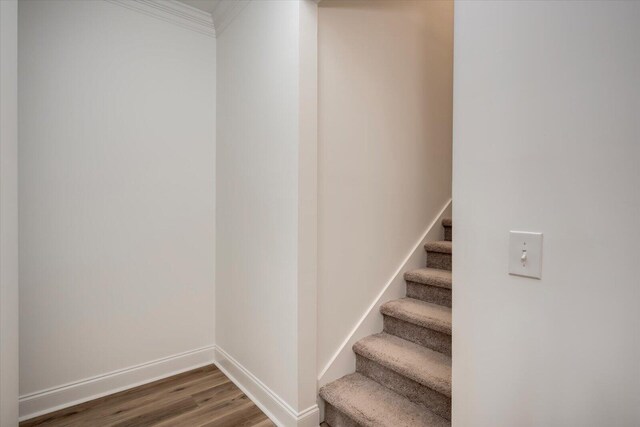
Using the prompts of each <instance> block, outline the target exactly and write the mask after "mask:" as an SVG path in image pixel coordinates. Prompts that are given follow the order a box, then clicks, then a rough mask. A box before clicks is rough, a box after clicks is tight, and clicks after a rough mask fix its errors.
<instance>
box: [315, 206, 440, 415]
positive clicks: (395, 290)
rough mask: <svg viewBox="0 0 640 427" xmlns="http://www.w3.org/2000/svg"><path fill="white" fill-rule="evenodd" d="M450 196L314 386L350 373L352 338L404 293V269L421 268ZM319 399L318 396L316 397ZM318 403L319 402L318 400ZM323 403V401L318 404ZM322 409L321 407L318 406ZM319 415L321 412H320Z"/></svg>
mask: <svg viewBox="0 0 640 427" xmlns="http://www.w3.org/2000/svg"><path fill="white" fill-rule="evenodd" d="M450 212H451V199H449V201H448V202H447V203H446V204H445V205H444V206H443V208H442V209H441V210H440V212H439V213H438V215H436V217H435V218H434V219H433V221H432V222H431V224H429V226H428V227H427V229H426V230H425V232H424V233H423V235H422V237H421V238H420V239H419V240H418V241H417V242H416V244H415V245H414V246H413V247H412V248H411V249H410V251H409V254H408V255H407V256H406V258H405V259H404V260H403V261H402V262H401V263H400V266H399V267H398V269H397V270H396V271H395V272H394V273H393V275H392V276H391V278H390V279H389V281H388V282H387V283H386V284H385V285H384V286H383V288H382V290H381V291H380V293H379V294H378V296H377V297H376V298H375V299H374V300H373V302H372V303H371V304H370V305H369V308H368V309H367V310H366V311H365V312H364V314H363V315H362V317H361V318H360V320H359V321H358V322H357V323H356V324H355V326H354V327H353V329H352V330H351V332H350V333H349V335H348V336H347V338H346V339H345V340H344V341H343V342H342V345H341V346H340V347H339V348H338V350H337V351H336V352H335V353H334V355H333V357H332V358H331V359H330V360H329V362H328V363H327V364H326V366H325V367H324V368H323V369H322V370H321V371H320V374H319V375H318V387H322V386H323V385H325V384H327V383H330V382H331V381H334V380H337V379H338V378H340V377H342V376H344V375H347V374H350V373H352V372H354V371H355V368H356V356H355V354H354V353H353V351H352V350H351V347H352V346H353V344H355V343H356V341H358V340H360V339H362V338H364V337H366V336H368V335H371V334H377V333H379V332H381V331H382V315H381V314H380V306H381V305H382V304H384V303H385V302H387V301H391V300H394V299H398V298H403V297H405V295H406V293H405V282H404V272H405V271H409V270H414V269H416V268H421V267H424V266H425V263H426V259H427V256H426V253H425V251H424V248H423V246H424V244H425V243H426V242H427V241H432V240H442V239H443V236H444V229H443V228H442V227H441V226H440V223H441V221H442V218H444V217H446V216H447V215H450ZM318 400H319V401H320V398H318ZM319 403H321V404H322V402H319ZM321 406H323V405H321ZM321 409H324V408H321ZM321 415H322V416H323V415H324V414H321Z"/></svg>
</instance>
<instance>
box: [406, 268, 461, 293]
mask: <svg viewBox="0 0 640 427" xmlns="http://www.w3.org/2000/svg"><path fill="white" fill-rule="evenodd" d="M404 280H406V281H407V282H414V283H422V284H423V285H431V286H437V287H439V288H446V289H451V271H449V270H440V269H438V268H428V267H427V268H419V269H417V270H412V271H407V272H406V273H404Z"/></svg>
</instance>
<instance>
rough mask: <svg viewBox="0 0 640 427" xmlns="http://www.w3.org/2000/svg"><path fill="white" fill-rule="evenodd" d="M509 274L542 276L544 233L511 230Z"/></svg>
mask: <svg viewBox="0 0 640 427" xmlns="http://www.w3.org/2000/svg"><path fill="white" fill-rule="evenodd" d="M509 274H514V275H516V276H524V277H533V278H535V279H540V278H541V277H542V233H532V232H527V231H511V232H509Z"/></svg>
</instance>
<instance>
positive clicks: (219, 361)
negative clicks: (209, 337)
mask: <svg viewBox="0 0 640 427" xmlns="http://www.w3.org/2000/svg"><path fill="white" fill-rule="evenodd" d="M215 364H216V366H218V368H219V369H220V370H221V371H222V372H224V374H225V375H226V376H227V377H229V379H231V381H233V382H234V383H235V385H237V386H238V387H239V388H240V389H241V390H242V391H243V392H244V393H245V394H246V395H247V396H248V397H249V398H250V399H251V400H252V401H253V402H254V403H255V404H256V405H257V406H258V407H259V408H260V409H261V410H262V412H264V413H265V414H266V415H267V416H268V417H269V418H270V419H271V421H273V422H274V423H275V424H276V425H277V426H279V427H312V426H313V427H317V426H318V425H319V424H320V419H319V409H318V405H313V406H310V407H309V408H307V409H305V410H303V411H300V412H298V411H296V410H294V409H293V408H292V407H291V406H290V405H289V404H288V403H287V402H285V401H284V400H283V399H282V398H281V397H280V396H278V395H277V394H276V393H275V392H274V391H273V390H271V389H270V388H269V387H267V386H266V385H265V384H264V383H263V382H262V381H260V380H259V379H258V378H257V377H256V376H255V375H253V374H252V373H251V372H249V370H247V369H246V368H245V367H244V366H242V364H240V363H239V362H238V361H237V360H235V359H234V358H233V357H232V356H231V355H229V354H228V353H227V352H226V351H224V350H223V349H221V348H220V347H216V349H215Z"/></svg>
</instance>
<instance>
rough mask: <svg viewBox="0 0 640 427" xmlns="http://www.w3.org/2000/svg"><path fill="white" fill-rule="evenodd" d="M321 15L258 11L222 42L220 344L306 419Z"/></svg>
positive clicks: (311, 388) (297, 9)
mask: <svg viewBox="0 0 640 427" xmlns="http://www.w3.org/2000/svg"><path fill="white" fill-rule="evenodd" d="M315 10H316V5H315V3H313V2H251V3H249V4H248V5H247V7H246V8H245V9H244V10H243V11H242V13H241V14H240V15H239V16H237V17H236V18H235V20H234V21H233V22H232V23H231V24H230V25H229V26H228V27H227V28H226V29H225V30H224V32H223V33H222V34H220V35H219V36H218V39H217V43H218V51H217V52H218V57H217V67H218V74H217V76H218V81H217V97H218V98H217V166H216V171H217V178H216V181H217V183H218V186H217V205H216V206H217V212H216V221H217V222H216V229H217V236H216V237H217V238H216V252H217V259H216V265H217V270H216V324H217V325H218V328H217V330H216V345H217V346H219V347H220V348H221V349H222V350H223V351H224V352H226V353H227V354H228V355H229V356H231V357H232V358H233V359H235V361H237V363H238V364H240V365H242V367H243V368H244V369H246V370H247V371H248V372H250V373H251V374H252V375H253V376H254V377H255V378H257V379H258V380H259V381H260V382H261V383H262V384H264V386H265V387H267V388H269V390H270V392H272V393H273V394H275V395H276V396H278V397H279V398H280V399H281V400H282V401H284V402H285V403H286V404H287V405H289V406H290V407H291V408H292V409H293V410H294V411H298V412H302V411H303V410H305V409H307V408H309V407H310V406H314V405H315V394H316V393H315V391H316V390H315V342H316V340H315V246H316V245H315V214H314V213H315V212H314V211H315V205H314V203H315V197H313V195H311V197H309V194H307V193H305V192H304V190H305V189H307V188H308V189H309V190H310V191H312V192H313V191H314V190H315V186H316V184H315V174H314V173H309V170H307V169H306V168H305V165H310V167H312V168H313V166H314V164H315V150H316V145H317V143H316V132H315V126H316V124H315V122H316V114H315V103H316V100H315V93H314V89H313V88H314V85H315V77H314V76H315V65H314V61H315V57H314V55H308V53H309V52H307V50H306V47H305V46H307V45H308V46H309V49H313V48H314V45H315V43H316V39H315V35H314V31H313V24H314V19H315ZM305 23H306V27H305V28H301V25H305ZM305 308H309V310H306V309H305ZM316 424H317V423H316Z"/></svg>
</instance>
